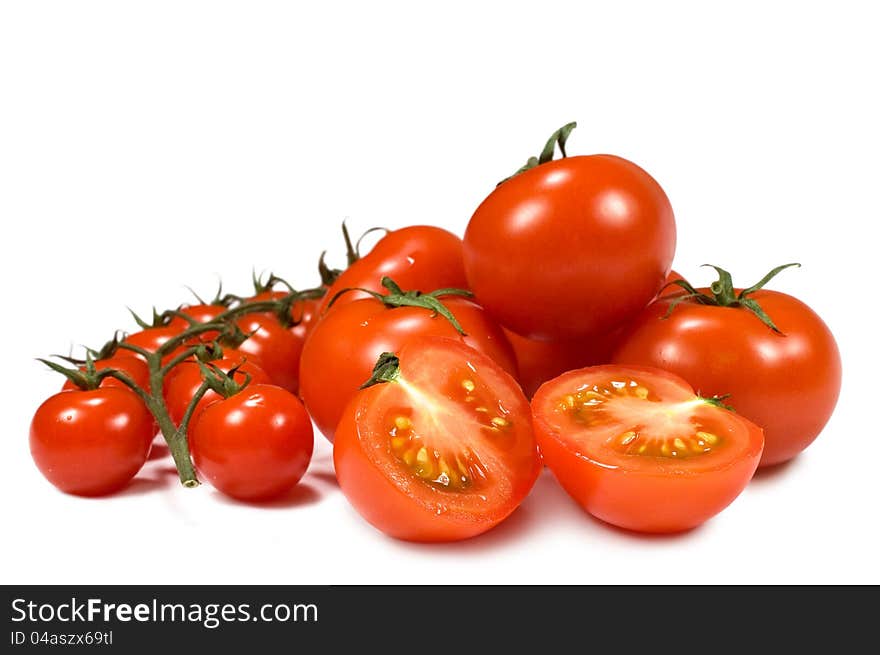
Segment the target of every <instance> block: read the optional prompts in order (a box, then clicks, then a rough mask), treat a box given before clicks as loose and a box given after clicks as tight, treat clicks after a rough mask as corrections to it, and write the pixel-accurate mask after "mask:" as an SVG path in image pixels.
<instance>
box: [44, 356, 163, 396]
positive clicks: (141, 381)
mask: <svg viewBox="0 0 880 655" xmlns="http://www.w3.org/2000/svg"><path fill="white" fill-rule="evenodd" d="M94 364H95V370H96V371H103V370H104V369H108V368H112V369H116V370H117V371H121V372H122V373H125V374H126V375H128V377H130V378H131V379H132V381H133V382H134V383H135V384H137V385H138V386H139V387H140V388H141V389H149V388H150V371H149V370H148V369H147V365H146V363H145V362H144V360H143V359H141V358H140V357H135V356H134V353H131V355H129V354H127V353H126V351H119V352H118V353H116V354H115V355H113V356H112V357H107V358H106V359H99V360H97V361H95V362H94ZM80 370H81V371H84V370H85V368H80ZM101 386H102V387H120V388H122V389H128V387H127V386H126V385H125V383H123V382H120V381H119V380H117V379H116V378H113V377H106V378H104V379H103V380H101ZM61 389H62V390H64V391H75V390H77V389H79V387H78V386H76V384H74V383H73V381H71V380H66V381H65V382H64V386H62V387H61Z"/></svg>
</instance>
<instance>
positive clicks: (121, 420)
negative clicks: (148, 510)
mask: <svg viewBox="0 0 880 655" xmlns="http://www.w3.org/2000/svg"><path fill="white" fill-rule="evenodd" d="M154 433H155V432H154V423H153V416H152V414H150V412H149V411H148V410H147V408H146V406H145V405H144V403H143V402H142V401H141V399H140V398H139V397H138V396H137V395H135V394H134V393H132V392H131V391H129V390H127V389H120V388H116V387H103V388H99V389H95V390H93V391H62V392H61V393H58V394H56V395H54V396H52V397H50V398H49V399H48V400H46V401H45V402H44V403H43V404H42V405H40V407H39V408H38V409H37V411H36V413H35V414H34V418H33V421H32V422H31V429H30V449H31V455H32V456H33V458H34V463H35V464H36V465H37V468H38V469H39V470H40V472H41V473H42V474H43V475H44V476H45V478H46V479H47V480H48V481H49V482H51V483H52V484H53V485H55V486H56V487H57V488H58V489H60V490H61V491H63V492H65V493H68V494H75V495H78V496H102V495H106V494H110V493H113V492H114V491H118V490H119V489H121V488H122V487H124V486H125V485H126V484H127V483H128V482H129V481H130V480H131V479H132V478H133V477H134V476H135V475H136V474H137V472H138V471H139V470H140V469H141V467H142V466H143V465H144V462H145V461H146V459H147V456H148V455H149V452H150V445H151V443H152V441H153V434H154Z"/></svg>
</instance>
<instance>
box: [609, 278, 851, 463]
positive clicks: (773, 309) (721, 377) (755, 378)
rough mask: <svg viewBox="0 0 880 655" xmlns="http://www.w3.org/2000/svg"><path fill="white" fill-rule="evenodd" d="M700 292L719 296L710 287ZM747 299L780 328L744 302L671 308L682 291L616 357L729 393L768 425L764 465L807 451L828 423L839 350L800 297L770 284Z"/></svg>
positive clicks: (643, 322) (653, 311) (642, 323)
mask: <svg viewBox="0 0 880 655" xmlns="http://www.w3.org/2000/svg"><path fill="white" fill-rule="evenodd" d="M697 291H699V292H701V293H703V294H706V295H708V296H709V297H711V296H712V290H711V289H710V288H704V289H698V290H697ZM740 291H741V290H740V289H733V290H732V291H731V292H732V293H735V294H738V293H740ZM684 293H685V292H684V291H681V293H680V294H679V295H681V294H684ZM748 298H750V299H752V300H753V301H755V302H757V303H758V305H759V306H760V308H761V309H763V311H764V312H765V313H766V314H767V316H769V317H770V319H771V320H772V321H773V323H774V324H775V325H776V326H777V327H778V329H779V330H780V331H781V332H774V331H773V330H772V329H771V328H770V327H769V326H768V325H766V324H765V323H763V322H762V321H761V319H760V318H759V317H758V316H756V315H755V314H754V313H753V312H752V311H750V310H749V309H748V308H747V307H745V306H738V307H721V306H714V305H710V304H703V303H701V302H699V301H697V300H695V299H685V300H683V301H681V302H679V303H678V304H677V305H676V306H675V307H674V309H672V311H671V312H670V306H671V303H672V302H674V301H675V300H676V299H675V297H667V298H661V299H659V300H657V301H656V302H654V303H653V304H651V305H650V306H649V307H647V308H646V309H645V310H644V311H643V312H642V313H641V315H640V316H639V317H637V318H636V319H635V320H634V322H633V327H632V329H631V330H630V331H629V332H628V333H627V335H626V336H625V337H624V338H623V340H622V342H621V344H620V346H619V348H618V349H617V351H616V352H615V354H614V357H613V361H614V362H617V363H621V364H640V365H645V366H656V367H659V368H663V369H666V370H668V371H672V372H673V373H676V374H678V375H680V376H681V377H683V378H684V379H685V380H687V381H688V382H689V383H690V384H691V385H692V386H693V387H694V388H695V389H697V390H698V391H699V392H700V394H702V395H704V396H712V395H724V394H730V395H729V397H728V399H727V400H726V401H725V402H726V403H728V404H730V405H731V406H732V407H733V408H734V409H736V411H737V412H739V413H740V414H742V415H743V416H745V417H747V418H748V419H750V420H752V421H754V422H755V423H757V424H758V425H760V426H761V427H762V428H764V438H765V440H766V444H765V446H764V456H763V458H762V459H761V466H769V465H772V464H779V463H781V462H785V461H787V460H789V459H791V458H792V457H794V456H795V455H797V454H798V453H799V452H801V451H802V450H804V449H805V448H806V447H807V446H809V445H810V444H811V443H812V442H813V440H814V439H815V438H816V437H817V436H818V434H819V433H820V432H821V431H822V428H823V427H824V426H825V424H826V423H827V422H828V419H829V418H830V417H831V413H832V412H833V411H834V406H835V405H836V403H837V397H838V395H839V393H840V383H841V362H840V352H839V351H838V348H837V343H836V342H835V340H834V336H833V335H832V334H831V331H830V330H829V329H828V326H827V325H825V323H824V322H823V321H822V319H821V318H819V316H818V315H817V314H816V313H815V312H814V311H813V310H812V309H810V308H809V307H808V306H807V305H805V304H804V303H802V302H801V301H800V300H798V299H796V298H793V297H792V296H789V295H787V294H784V293H780V292H778V291H769V290H766V289H760V290H757V291H755V292H753V293H750V294H749V295H748ZM667 314H669V315H668V317H667Z"/></svg>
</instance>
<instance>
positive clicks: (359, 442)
mask: <svg viewBox="0 0 880 655" xmlns="http://www.w3.org/2000/svg"><path fill="white" fill-rule="evenodd" d="M423 350H431V351H432V352H431V354H430V358H431V361H430V362H429V364H428V365H429V366H434V365H435V364H436V365H437V366H438V367H439V368H440V369H442V367H443V366H444V364H445V363H448V361H449V360H450V359H451V360H458V361H468V362H471V363H472V365H473V366H474V368H473V370H474V375H475V376H476V377H477V378H479V377H480V376H481V374H483V371H486V370H490V371H491V373H487V374H485V375H486V376H487V377H488V376H489V375H491V376H492V378H493V379H494V380H495V384H496V385H497V384H501V385H503V387H504V394H505V398H506V406H507V407H508V409H509V410H510V416H511V417H513V418H512V420H513V421H514V422H516V423H518V424H519V425H520V426H521V428H520V429H521V430H524V431H525V432H523V433H521V435H520V438H521V439H522V441H521V442H518V447H517V448H516V449H515V450H513V451H511V452H509V453H508V456H509V464H510V467H511V468H510V471H511V473H510V474H509V477H508V478H507V480H506V482H507V484H508V485H509V490H508V494H509V495H508V497H507V498H506V499H504V500H498V499H497V498H496V497H494V496H493V491H492V490H491V489H490V490H488V491H485V492H475V493H485V494H486V499H485V502H486V503H487V506H486V507H484V508H479V507H478V506H477V507H473V508H471V509H470V511H451V510H450V509H448V508H447V509H446V511H443V510H442V509H441V508H444V507H445V503H444V501H443V500H442V493H441V494H436V493H432V490H430V489H429V490H425V491H423V493H422V494H418V495H410V494H408V493H407V492H406V491H404V489H403V488H402V487H401V486H399V485H398V484H395V483H394V482H393V480H394V479H395V478H396V477H397V476H398V475H406V473H404V472H403V471H402V470H400V471H399V472H398V473H396V474H395V473H388V472H387V471H386V472H383V471H382V469H380V468H379V467H378V466H377V464H376V461H375V457H377V454H376V453H381V452H382V447H381V444H377V443H376V442H375V441H374V440H372V439H371V437H370V431H371V430H373V429H374V428H375V426H374V425H372V424H374V423H375V421H376V417H377V416H378V415H379V412H377V409H380V407H381V397H382V394H384V393H387V389H385V388H384V387H386V386H388V385H394V384H396V383H394V382H391V383H388V385H385V384H380V385H375V386H372V387H369V388H367V389H363V390H361V391H359V392H358V393H357V394H356V395H355V397H354V398H352V400H351V402H350V403H349V404H348V405H347V407H346V408H345V411H344V412H343V416H342V418H341V420H340V422H339V428H338V431H337V439H336V441H335V443H334V444H333V462H334V467H335V470H336V477H337V480H338V482H339V486H340V488H341V489H342V492H343V493H344V494H345V496H346V498H347V499H348V501H349V502H350V503H351V504H352V506H353V507H354V508H355V509H356V510H357V511H358V513H359V514H360V515H361V516H362V517H363V518H364V519H366V520H367V521H368V522H369V523H370V524H371V525H373V527H375V528H377V529H378V530H380V531H382V532H383V533H385V534H387V535H389V536H391V537H394V538H396V539H403V540H406V541H416V542H449V541H458V540H462V539H468V538H471V537H474V536H477V535H479V534H482V533H484V532H486V531H487V530H490V529H491V528H493V527H495V526H496V525H498V524H499V523H500V522H501V521H503V520H504V519H505V518H507V517H508V516H509V515H510V514H511V513H512V512H513V511H514V510H515V509H516V508H517V507H518V506H519V505H520V503H521V502H522V501H523V500H524V499H525V497H526V496H527V495H528V493H529V491H530V490H531V488H532V487H533V486H534V483H535V481H536V480H537V478H538V475H539V474H540V472H541V468H542V467H541V460H540V457H539V455H538V451H537V446H536V445H535V442H534V436H533V435H532V433H531V427H530V425H529V422H530V421H529V407H528V401H527V400H526V398H525V397H524V396H523V395H522V392H521V391H520V389H519V387H518V385H517V384H516V381H515V380H513V379H512V378H511V377H510V376H509V375H508V374H507V373H506V372H505V371H504V370H503V369H501V368H500V367H499V366H498V365H497V364H495V363H494V362H492V361H491V360H490V359H488V358H487V357H485V356H483V355H481V354H479V353H477V352H476V351H474V350H472V349H470V348H468V347H466V346H464V345H463V344H462V343H461V342H460V341H457V340H451V339H445V338H436V337H416V338H414V339H412V340H411V341H409V342H408V343H407V344H406V345H405V346H403V348H402V349H401V350H400V352H399V355H400V361H401V369H402V371H403V373H402V375H404V376H406V374H407V368H408V362H409V361H410V360H411V359H414V358H416V357H418V356H419V353H420V352H421V351H423ZM438 352H439V353H440V355H439V356H438V355H437V353H438ZM438 370H439V369H438ZM416 386H418V384H417V385H416ZM420 389H421V387H420ZM421 391H422V392H423V393H432V392H426V390H425V389H421ZM386 448H387V446H386ZM371 454H372V456H371ZM378 456H379V457H383V456H384V457H390V456H391V455H381V454H379V455H378ZM438 495H439V496H440V498H441V499H440V500H438V498H437V496H438Z"/></svg>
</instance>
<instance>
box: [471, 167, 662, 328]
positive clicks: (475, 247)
mask: <svg viewBox="0 0 880 655" xmlns="http://www.w3.org/2000/svg"><path fill="white" fill-rule="evenodd" d="M674 252H675V220H674V218H673V214H672V207H671V206H670V204H669V200H668V198H667V197H666V194H665V193H664V192H663V189H661V188H660V185H659V184H657V182H656V181H655V180H654V179H653V178H652V177H651V176H650V175H648V173H646V172H645V171H644V170H642V169H641V168H639V167H638V166H636V165H635V164H633V163H632V162H629V161H627V160H625V159H622V158H620V157H615V156H612V155H592V156H581V157H567V158H565V159H560V160H556V161H551V162H548V163H545V164H541V165H539V166H537V167H535V168H532V169H531V170H527V171H525V172H523V173H521V174H519V175H516V176H514V177H512V178H510V179H508V180H507V181H505V182H503V183H501V184H500V185H499V186H498V187H497V188H496V189H495V190H494V191H492V193H491V194H489V196H488V197H487V198H486V199H485V200H484V201H483V203H482V204H481V205H480V206H479V207H478V208H477V210H476V212H474V215H473V217H472V218H471V220H470V223H469V224H468V227H467V231H466V232H465V236H464V264H465V271H466V272H467V279H468V283H469V285H470V286H469V288H470V289H471V290H473V292H474V293H475V294H476V297H477V298H479V299H480V302H481V303H482V304H483V306H484V307H485V308H486V310H487V311H489V313H490V314H491V315H492V316H493V317H494V318H495V319H496V320H497V321H498V322H499V323H501V324H502V325H503V326H504V327H506V328H508V329H510V330H512V331H514V332H516V333H517V334H520V335H523V336H525V337H529V338H533V339H577V338H589V337H594V336H596V335H600V334H602V333H605V332H608V331H611V330H613V329H614V328H616V327H618V326H620V325H622V324H623V323H624V322H626V321H627V320H628V319H630V318H632V317H633V316H635V315H636V314H637V313H638V312H639V311H641V310H642V309H643V308H644V307H645V305H647V304H648V303H649V302H650V301H651V300H652V299H653V298H654V296H656V295H657V292H658V291H659V290H660V287H661V286H662V285H663V280H664V279H665V278H666V274H667V273H668V272H669V268H670V265H671V264H672V256H673V254H674Z"/></svg>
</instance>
